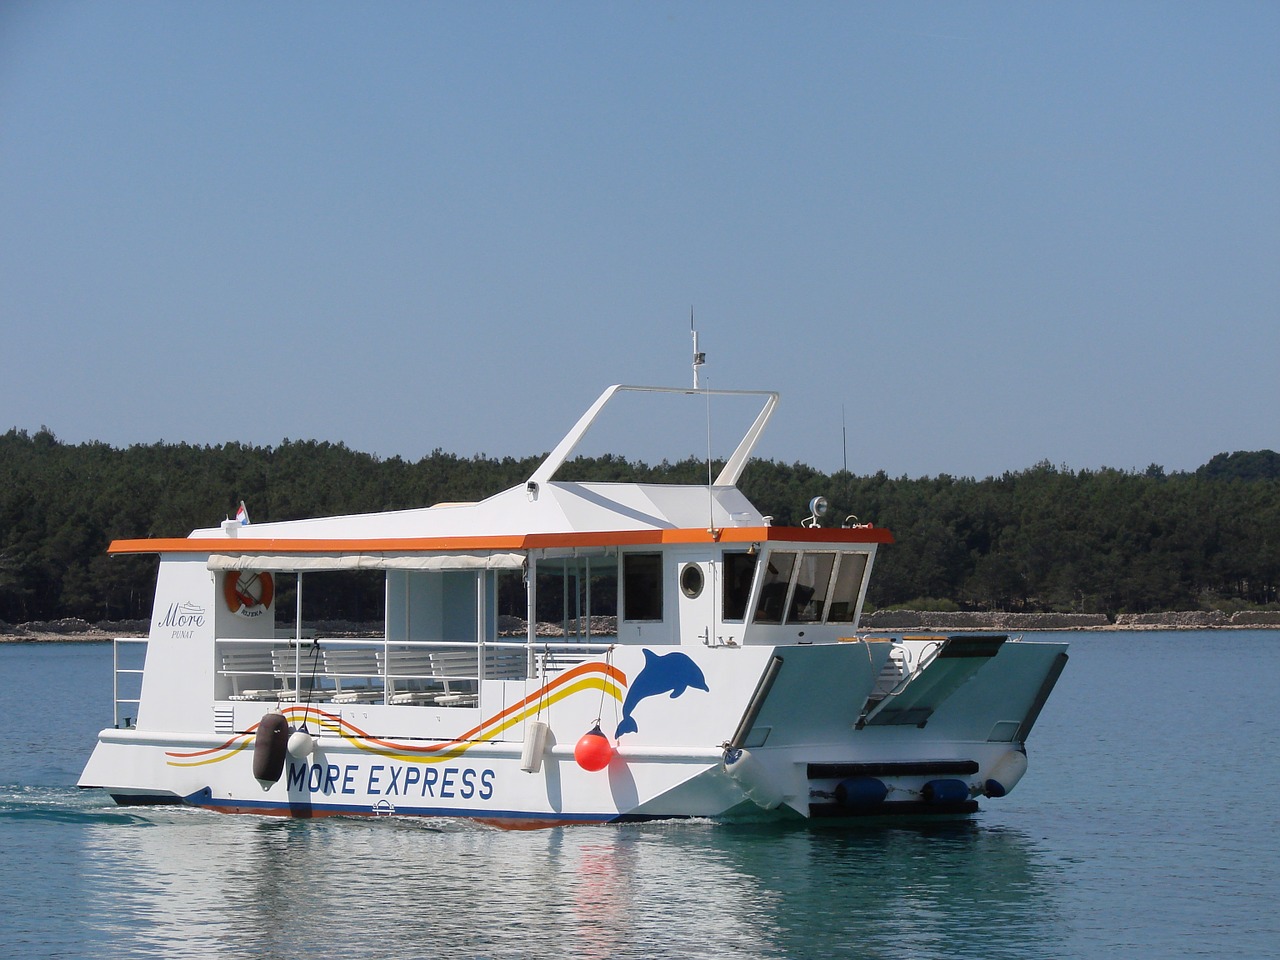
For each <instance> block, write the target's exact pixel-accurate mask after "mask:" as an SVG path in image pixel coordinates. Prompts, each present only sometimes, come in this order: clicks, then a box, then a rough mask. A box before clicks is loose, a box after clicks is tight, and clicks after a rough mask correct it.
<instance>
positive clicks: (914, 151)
mask: <svg viewBox="0 0 1280 960" xmlns="http://www.w3.org/2000/svg"><path fill="white" fill-rule="evenodd" d="M1278 51H1280V4H1276V3H1272V2H1258V3H1243V2H1242V3H1231V2H1224V3H1199V2H1198V3H1177V2H1160V3H1126V2H1119V3H1115V2H1107V3H1074V2H1073V3H1021V2H1009V3H963V2H962V3H940V2H939V3H879V2H877V3H854V2H849V3H843V2H842V3H780V2H779V3H727V2H725V3H658V2H645V3H577V2H558V3H550V2H548V3H482V4H472V3H465V4H464V3H453V4H443V3H418V2H415V3H395V2H388V3H365V4H345V3H343V4H337V3H323V2H321V3H268V4H258V3H248V2H228V3H181V2H179V3H173V2H145V0H139V2H99V3H89V2H48V0H41V2H22V0H8V2H6V3H4V4H3V5H0V329H2V330H3V341H2V342H3V344H4V346H3V352H4V358H5V360H4V363H3V367H2V368H0V370H2V374H0V430H4V429H8V428H9V427H10V426H17V427H19V428H23V429H27V430H31V431H34V430H36V429H38V428H39V427H40V426H41V425H42V424H43V425H48V426H49V427H50V428H51V429H52V430H53V431H54V433H56V434H57V435H58V436H59V437H60V438H61V439H63V440H64V441H68V442H79V441H82V440H102V441H105V442H108V443H111V444H113V445H127V444H130V443H135V442H152V441H156V440H166V441H173V442H176V441H188V442H192V443H200V444H204V443H222V442H226V441H231V440H239V441H242V442H245V443H251V444H275V443H278V442H280V440H281V439H283V438H285V437H288V438H291V439H322V440H332V441H335V442H336V441H342V442H344V443H346V444H347V445H348V446H350V447H352V448H354V449H358V450H365V451H369V452H372V453H376V454H378V455H380V456H384V457H386V456H392V455H397V454H398V455H400V456H403V457H406V458H409V459H417V458H418V457H420V456H422V455H424V454H426V453H429V452H430V451H431V450H432V449H434V448H436V447H441V448H444V449H445V450H448V451H452V452H455V453H459V454H462V455H471V454H473V453H486V454H489V455H494V456H501V455H507V454H510V455H517V456H519V455H527V454H532V453H537V452H541V451H545V450H548V449H550V448H551V447H552V446H553V445H554V443H555V442H556V441H557V440H558V439H559V437H560V436H561V435H562V434H563V433H564V432H565V430H567V429H568V427H569V426H570V425H571V424H572V422H573V420H574V419H575V418H576V417H577V415H578V413H580V412H581V410H582V409H584V408H585V407H586V406H587V404H588V403H589V402H590V401H591V400H592V399H593V398H594V397H595V396H596V394H597V393H598V392H599V391H600V390H601V389H602V388H603V387H604V386H606V385H607V384H609V383H614V382H626V383H656V384H663V385H676V386H682V385H686V384H688V383H689V382H690V379H691V376H690V371H689V353H690V342H689V310H690V307H693V308H694V309H695V310H696V315H697V319H698V328H699V333H700V336H701V345H702V349H703V350H705V351H706V352H707V355H708V364H707V366H706V367H705V368H704V372H705V375H706V378H707V381H708V382H709V384H710V385H711V386H713V387H721V388H770V389H776V390H779V391H781V393H782V397H783V403H782V406H781V407H780V409H779V412H778V416H777V418H776V420H775V424H774V426H773V427H772V428H771V431H770V433H769V435H767V436H766V438H765V442H764V443H763V444H762V448H761V453H763V454H764V455H766V456H770V457H775V458H778V459H781V460H785V461H788V462H789V461H794V460H799V461H804V462H806V463H809V464H811V465H813V466H815V467H817V468H819V469H821V470H827V471H830V470H836V469H839V468H840V467H841V465H842V462H843V456H844V454H843V450H842V443H841V418H842V411H843V416H844V419H845V421H846V422H847V428H848V462H849V467H850V469H852V470H854V471H855V472H857V473H871V472H874V471H876V470H880V469H883V470H886V471H887V472H888V473H890V474H891V475H894V476H897V475H903V474H906V475H910V476H922V475H935V474H938V473H950V474H953V475H971V476H977V477H984V476H987V475H990V474H999V473H1001V472H1003V471H1005V470H1020V469H1024V468H1027V467H1029V466H1031V465H1033V464H1035V463H1036V462H1037V461H1040V460H1046V459H1047V460H1049V461H1051V462H1053V463H1054V464H1065V465H1067V466H1068V467H1071V468H1076V469H1079V468H1096V467H1100V466H1112V467H1119V468H1123V469H1135V468H1136V469H1144V468H1145V467H1146V466H1147V465H1148V464H1150V463H1158V464H1161V465H1163V466H1165V467H1166V468H1167V469H1170V470H1184V469H1194V468H1195V467H1196V466H1198V465H1200V464H1201V463H1203V462H1205V461H1206V460H1208V459H1209V458H1210V457H1211V456H1213V455H1214V454H1216V453H1220V452H1229V451H1234V450H1256V449H1263V448H1270V449H1277V448H1280V417H1278V416H1277V414H1278V411H1280V386H1277V366H1278V362H1280V315H1278V314H1280V52H1278ZM641 439H644V440H646V441H649V442H656V441H657V440H660V439H661V437H660V436H657V435H653V436H645V437H641ZM654 449H656V447H655V448H654ZM622 452H626V451H625V449H624V450H622ZM642 452H647V451H642ZM695 452H697V451H696V450H693V449H682V450H680V449H678V450H672V451H670V453H671V455H672V456H673V457H678V456H683V455H686V454H691V453H695ZM649 455H650V456H652V454H649Z"/></svg>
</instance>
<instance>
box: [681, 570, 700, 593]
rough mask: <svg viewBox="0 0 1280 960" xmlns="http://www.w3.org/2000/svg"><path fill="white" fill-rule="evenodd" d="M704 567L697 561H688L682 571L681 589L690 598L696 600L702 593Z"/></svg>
mask: <svg viewBox="0 0 1280 960" xmlns="http://www.w3.org/2000/svg"><path fill="white" fill-rule="evenodd" d="M702 584H703V577H702V568H701V567H700V566H698V565H697V564H696V563H686V564H685V565H684V569H683V570H681V571H680V590H681V592H682V593H683V594H684V595H685V596H686V597H688V598H689V599H690V600H696V599H697V598H698V595H699V594H701V593H702Z"/></svg>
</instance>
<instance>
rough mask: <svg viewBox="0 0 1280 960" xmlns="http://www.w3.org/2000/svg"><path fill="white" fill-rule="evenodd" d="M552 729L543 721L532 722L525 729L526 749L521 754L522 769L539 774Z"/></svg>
mask: <svg viewBox="0 0 1280 960" xmlns="http://www.w3.org/2000/svg"><path fill="white" fill-rule="evenodd" d="M550 733H551V728H550V727H549V726H547V724H545V723H544V722H543V721H541V720H530V721H529V722H528V723H526V724H525V727H524V749H523V750H522V751H521V753H520V769H521V770H523V771H524V772H525V773H537V772H538V771H539V770H541V769H542V755H543V754H544V753H546V750H547V736H548V735H549V734H550Z"/></svg>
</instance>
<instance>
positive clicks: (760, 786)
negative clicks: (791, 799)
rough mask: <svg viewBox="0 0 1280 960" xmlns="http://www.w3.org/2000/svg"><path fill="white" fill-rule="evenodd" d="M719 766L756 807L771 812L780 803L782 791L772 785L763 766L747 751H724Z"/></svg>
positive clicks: (738, 749)
mask: <svg viewBox="0 0 1280 960" xmlns="http://www.w3.org/2000/svg"><path fill="white" fill-rule="evenodd" d="M721 766H722V767H723V768H724V772H725V773H727V774H728V775H729V776H730V777H732V778H733V779H734V780H735V781H736V782H737V784H738V785H739V786H740V787H742V792H743V793H745V794H746V795H747V797H748V798H749V799H750V800H751V802H752V803H754V804H755V805H756V806H758V807H761V808H763V809H765V810H772V809H774V808H775V807H777V806H778V805H779V804H780V803H782V791H781V790H779V789H778V787H777V785H776V784H774V782H773V779H772V778H771V777H770V776H769V772H768V771H767V770H765V768H764V764H762V763H761V762H760V761H759V760H757V759H756V758H755V757H753V756H752V755H751V754H750V753H749V752H748V751H746V750H743V749H742V748H741V747H739V748H737V749H730V750H726V751H725V753H724V759H723V760H722V761H721Z"/></svg>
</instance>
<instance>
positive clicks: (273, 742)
mask: <svg viewBox="0 0 1280 960" xmlns="http://www.w3.org/2000/svg"><path fill="white" fill-rule="evenodd" d="M288 751H289V721H288V720H286V719H285V718H284V714H282V713H268V714H267V715H266V716H264V717H263V718H262V719H261V720H260V721H258V732H257V734H256V735H255V736H254V738H253V776H254V778H255V779H258V780H261V781H263V782H264V783H279V782H280V775H281V774H282V773H284V758H285V754H286V753H288Z"/></svg>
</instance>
